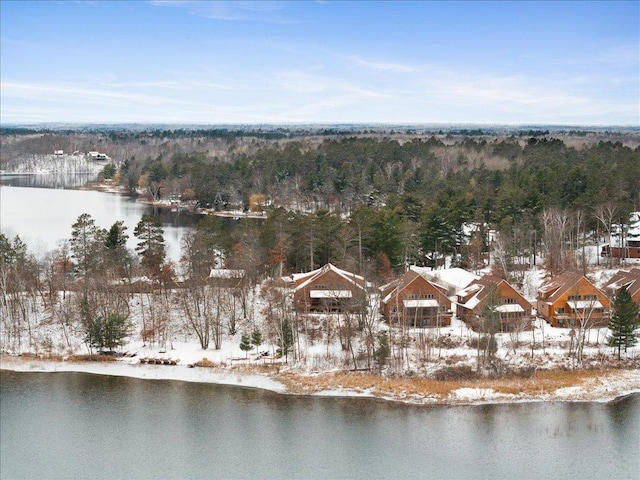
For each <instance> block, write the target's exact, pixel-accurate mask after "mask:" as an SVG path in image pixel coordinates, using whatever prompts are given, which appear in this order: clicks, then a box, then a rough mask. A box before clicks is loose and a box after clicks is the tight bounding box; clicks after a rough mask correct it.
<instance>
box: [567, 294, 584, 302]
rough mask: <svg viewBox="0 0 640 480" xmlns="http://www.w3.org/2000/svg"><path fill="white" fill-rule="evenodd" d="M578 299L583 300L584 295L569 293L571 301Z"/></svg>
mask: <svg viewBox="0 0 640 480" xmlns="http://www.w3.org/2000/svg"><path fill="white" fill-rule="evenodd" d="M577 300H582V295H569V301H570V302H575V301H577Z"/></svg>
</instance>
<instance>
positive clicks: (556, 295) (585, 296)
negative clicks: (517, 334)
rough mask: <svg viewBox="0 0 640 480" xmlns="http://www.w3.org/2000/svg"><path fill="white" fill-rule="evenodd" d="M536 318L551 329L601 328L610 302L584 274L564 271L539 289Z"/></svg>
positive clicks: (606, 318)
mask: <svg viewBox="0 0 640 480" xmlns="http://www.w3.org/2000/svg"><path fill="white" fill-rule="evenodd" d="M537 307H538V315H540V316H541V317H543V318H544V319H545V320H546V321H547V322H549V323H550V324H551V325H553V326H554V327H569V326H573V325H578V324H580V323H583V324H584V325H585V326H604V325H606V323H607V321H608V319H609V308H610V307H611V302H610V301H609V298H608V297H607V296H606V295H605V294H604V292H603V291H602V290H600V289H599V288H597V287H596V286H595V285H594V284H593V283H591V282H590V281H589V279H588V278H587V277H585V276H583V275H580V274H578V273H573V272H567V273H564V274H562V275H560V276H559V277H556V278H554V279H553V280H551V281H550V282H548V283H546V284H545V285H543V286H542V287H541V288H540V290H538V297H537Z"/></svg>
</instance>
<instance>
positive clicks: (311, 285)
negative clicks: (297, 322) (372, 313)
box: [285, 263, 367, 312]
mask: <svg viewBox="0 0 640 480" xmlns="http://www.w3.org/2000/svg"><path fill="white" fill-rule="evenodd" d="M285 280H286V281H287V282H288V284H289V287H290V288H291V289H292V290H293V301H294V304H295V307H296V309H297V310H298V311H299V312H346V311H354V310H358V309H360V308H363V307H366V306H367V290H366V287H367V285H366V283H365V280H364V277H362V276H360V275H356V274H355V273H351V272H348V271H346V270H342V269H340V268H338V267H336V266H335V265H333V264H331V263H328V264H326V265H325V266H323V267H322V268H319V269H316V270H313V271H311V272H307V273H299V274H293V275H291V276H290V277H288V278H285Z"/></svg>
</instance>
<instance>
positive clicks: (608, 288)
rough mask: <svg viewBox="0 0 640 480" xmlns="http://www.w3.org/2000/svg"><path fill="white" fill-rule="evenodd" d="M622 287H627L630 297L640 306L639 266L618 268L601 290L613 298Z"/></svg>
mask: <svg viewBox="0 0 640 480" xmlns="http://www.w3.org/2000/svg"><path fill="white" fill-rule="evenodd" d="M622 287H627V291H628V292H629V295H631V299H632V300H633V301H634V303H635V304H636V305H638V307H639V308H640V268H631V269H629V270H619V271H618V273H616V274H615V275H614V276H613V277H611V279H610V280H609V281H608V282H607V283H606V284H605V285H604V287H603V290H604V291H605V293H606V294H607V295H608V296H609V298H615V296H616V295H618V292H619V291H620V289H621V288H622Z"/></svg>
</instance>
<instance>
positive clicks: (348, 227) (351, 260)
mask: <svg viewBox="0 0 640 480" xmlns="http://www.w3.org/2000/svg"><path fill="white" fill-rule="evenodd" d="M639 144H640V136H639V135H638V133H637V132H633V131H631V132H625V133H610V132H602V131H600V132H589V131H558V132H552V133H549V131H548V130H546V131H542V130H523V131H511V132H502V133H495V132H486V131H482V130H479V129H477V130H449V131H445V132H443V131H433V132H418V131H415V130H410V129H407V130H402V131H393V130H383V129H377V130H374V129H371V130H367V129H361V130H355V129H353V130H350V129H346V130H340V129H316V130H313V131H309V130H295V129H286V128H270V129H265V130H259V129H253V130H251V129H242V130H232V129H223V128H220V129H211V130H187V129H178V130H162V129H156V130H126V129H121V130H115V129H112V130H99V129H97V130H85V131H47V130H44V131H34V130H29V129H14V130H11V129H6V128H5V129H3V130H2V152H1V153H2V168H3V169H5V170H11V166H12V165H13V164H14V163H15V162H19V161H20V158H21V157H24V156H25V155H33V154H44V153H51V152H53V150H54V149H64V150H65V151H69V152H71V151H89V150H98V151H101V152H105V153H107V154H108V155H109V157H110V158H111V159H112V160H113V164H112V165H108V166H107V168H105V170H104V172H103V174H104V176H105V177H109V178H113V179H115V180H116V181H117V182H118V183H120V184H122V185H124V186H126V187H127V188H128V189H129V190H130V191H131V192H132V193H136V194H141V193H142V194H145V195H148V196H150V197H153V198H154V199H155V200H158V199H160V198H162V197H172V198H180V199H181V200H183V201H185V202H191V204H194V205H196V204H197V205H198V206H200V207H203V208H210V209H212V210H229V209H234V210H238V209H242V210H245V211H246V210H250V209H251V210H261V211H262V210H264V211H265V212H266V214H265V218H266V219H265V220H264V221H263V222H244V223H243V224H242V225H241V226H240V227H239V228H236V229H235V230H234V231H233V232H232V233H230V232H226V231H225V232H223V229H222V222H216V221H213V220H212V221H207V222H202V225H201V227H200V228H199V229H198V231H203V232H205V231H208V235H209V237H211V238H215V239H216V240H215V242H214V243H215V245H214V246H213V247H212V248H215V249H218V250H219V251H222V252H223V257H224V258H225V259H226V263H227V264H228V265H229V266H234V265H236V266H238V265H239V264H249V265H253V266H259V267H260V269H261V271H262V272H263V273H265V274H269V273H274V271H276V270H277V271H278V272H293V271H303V270H308V269H310V268H314V267H318V266H320V265H322V264H324V263H326V262H328V261H331V262H334V263H336V264H340V265H343V266H344V267H345V268H352V269H353V270H355V271H357V272H359V273H366V274H368V275H371V276H377V275H379V276H382V277H386V276H388V275H391V274H392V273H393V272H394V271H395V272H398V271H400V270H402V269H403V268H404V266H405V265H407V264H418V265H434V264H435V263H436V262H438V261H441V259H442V258H443V256H444V255H451V254H456V256H455V262H457V264H458V265H460V266H465V267H467V268H474V267H475V266H477V265H478V264H480V263H482V262H483V261H484V260H483V259H484V258H485V256H486V255H487V253H488V250H489V243H490V242H491V243H492V245H491V249H492V250H495V252H493V254H495V255H497V256H498V257H499V258H497V260H498V262H497V263H498V264H499V265H502V269H503V272H501V273H503V274H504V275H508V273H509V271H510V270H511V267H512V264H513V261H514V258H515V257H517V256H521V257H523V258H526V257H528V256H530V255H531V254H532V253H534V252H535V251H536V250H537V251H540V252H544V253H545V254H546V255H545V258H546V261H547V267H548V268H549V270H550V271H552V272H553V271H562V270H564V269H566V268H571V267H575V268H579V267H580V259H579V258H576V255H575V254H574V253H572V252H574V251H575V247H577V246H579V244H580V243H582V244H584V243H591V244H595V243H598V242H599V241H600V239H602V240H603V241H606V242H609V241H611V240H612V237H613V236H614V235H615V234H616V233H617V232H619V231H624V229H622V230H621V229H620V227H619V226H620V225H622V226H623V227H624V225H625V224H626V223H628V218H629V212H631V211H638V210H640V147H639V146H638V145H639ZM490 231H491V232H494V233H492V234H491V235H490V233H489V232H490ZM500 256H501V257H500Z"/></svg>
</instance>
